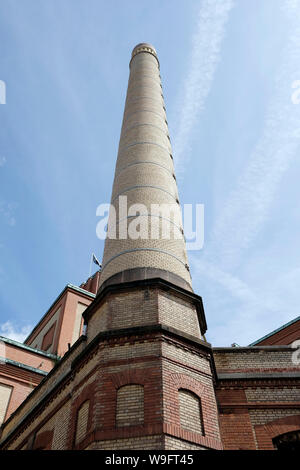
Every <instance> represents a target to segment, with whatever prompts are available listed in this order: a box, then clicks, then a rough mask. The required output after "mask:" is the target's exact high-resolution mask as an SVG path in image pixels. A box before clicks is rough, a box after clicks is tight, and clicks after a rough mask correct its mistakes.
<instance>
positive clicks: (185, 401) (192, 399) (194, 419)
mask: <svg viewBox="0 0 300 470" xmlns="http://www.w3.org/2000/svg"><path fill="white" fill-rule="evenodd" d="M178 394H179V412H180V425H181V427H182V428H183V429H186V430H187V431H193V432H198V433H201V434H202V435H204V426H203V417H202V410H201V401H200V398H199V397H198V396H197V395H196V394H195V393H193V392H191V391H190V390H186V389H183V388H181V389H179V390H178Z"/></svg>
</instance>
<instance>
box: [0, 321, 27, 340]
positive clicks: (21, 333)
mask: <svg viewBox="0 0 300 470" xmlns="http://www.w3.org/2000/svg"><path fill="white" fill-rule="evenodd" d="M31 330H32V326H31V325H26V326H21V327H18V326H17V325H13V324H12V323H11V322H10V321H7V322H5V323H2V324H0V336H5V337H6V338H9V339H13V340H15V341H19V343H23V341H24V340H25V338H26V337H27V336H28V335H29V333H30V332H31Z"/></svg>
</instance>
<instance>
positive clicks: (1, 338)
mask: <svg viewBox="0 0 300 470" xmlns="http://www.w3.org/2000/svg"><path fill="white" fill-rule="evenodd" d="M0 341H3V342H4V343H8V344H11V345H13V346H16V347H17V348H21V349H26V350H27V351H29V352H31V353H34V354H39V355H40V356H45V357H48V358H49V359H56V358H57V356H56V354H51V353H47V352H46V351H42V350H41V349H36V348H32V347H31V346H28V345H27V344H24V343H19V341H15V340H14V339H10V338H6V337H5V336H0Z"/></svg>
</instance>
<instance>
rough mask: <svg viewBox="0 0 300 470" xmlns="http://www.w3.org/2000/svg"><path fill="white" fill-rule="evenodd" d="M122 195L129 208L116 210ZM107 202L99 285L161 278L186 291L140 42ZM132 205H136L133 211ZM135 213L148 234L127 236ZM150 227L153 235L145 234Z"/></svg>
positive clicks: (160, 128)
mask: <svg viewBox="0 0 300 470" xmlns="http://www.w3.org/2000/svg"><path fill="white" fill-rule="evenodd" d="M124 200H126V207H127V209H129V208H131V209H133V211H132V212H131V213H130V211H128V210H127V211H126V209H125V211H124V207H125V206H124V207H122V208H121V209H120V205H122V203H123V202H124ZM111 205H112V206H113V211H114V213H115V214H116V219H114V218H113V217H112V216H113V214H110V220H111V222H113V223H114V222H116V224H115V225H116V233H115V235H116V238H115V239H110V238H107V239H106V242H105V248H104V255H103V261H102V273H101V280H100V286H101V285H102V284H105V285H107V280H110V282H116V281H118V282H124V281H127V280H133V279H145V278H154V277H161V278H163V279H167V280H169V281H171V282H172V283H173V284H176V285H179V286H181V287H184V288H185V289H188V290H191V289H192V288H191V276H190V272H189V267H188V260H187V254H186V248H185V239H184V233H183V228H182V220H181V209H180V205H179V198H178V190H177V183H176V178H175V174H174V166H173V156H172V148H171V143H170V137H169V130H168V123H167V117H166V109H165V104H164V97H163V92H162V86H161V77H160V73H159V61H158V58H157V54H156V51H155V49H154V47H153V46H151V45H150V44H146V43H142V44H138V45H137V46H136V47H135V48H134V49H133V52H132V58H131V61H130V76H129V82H128V89H127V97H126V103H125V110H124V117H123V124H122V130H121V137H120V144H119V151H118V158H117V163H116V171H115V179H114V183H113V190H112V197H111ZM135 205H142V209H141V211H139V212H138V215H137V216H135V215H134V213H135V210H134V208H135V207H137V206H135ZM162 208H165V209H167V212H166V213H165V212H163V211H162ZM168 209H171V210H170V211H169V213H168ZM137 217H139V221H140V224H141V226H143V227H146V233H147V236H148V238H143V236H139V238H134V239H133V238H132V234H131V233H130V230H131V229H132V228H133V227H134V224H135V223H137ZM153 226H155V227H156V229H157V232H155V233H156V234H157V235H153V233H151V227H153ZM164 229H166V230H169V234H170V236H167V237H166V236H165V235H164V233H165V232H164Z"/></svg>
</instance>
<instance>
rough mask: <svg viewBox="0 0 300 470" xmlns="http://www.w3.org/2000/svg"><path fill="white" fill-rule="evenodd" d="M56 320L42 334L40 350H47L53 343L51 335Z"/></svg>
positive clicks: (52, 334) (52, 335)
mask: <svg viewBox="0 0 300 470" xmlns="http://www.w3.org/2000/svg"><path fill="white" fill-rule="evenodd" d="M55 326H56V322H55V323H53V325H52V326H51V327H50V328H49V330H48V331H47V333H46V334H45V335H44V338H43V342H42V350H43V351H47V350H48V349H49V348H50V346H51V345H52V343H53V337H54V332H55Z"/></svg>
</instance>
